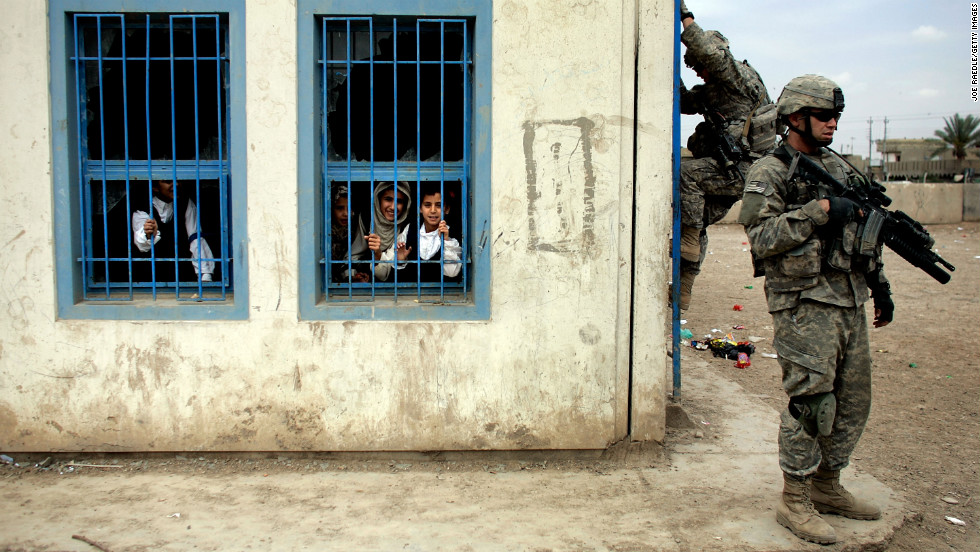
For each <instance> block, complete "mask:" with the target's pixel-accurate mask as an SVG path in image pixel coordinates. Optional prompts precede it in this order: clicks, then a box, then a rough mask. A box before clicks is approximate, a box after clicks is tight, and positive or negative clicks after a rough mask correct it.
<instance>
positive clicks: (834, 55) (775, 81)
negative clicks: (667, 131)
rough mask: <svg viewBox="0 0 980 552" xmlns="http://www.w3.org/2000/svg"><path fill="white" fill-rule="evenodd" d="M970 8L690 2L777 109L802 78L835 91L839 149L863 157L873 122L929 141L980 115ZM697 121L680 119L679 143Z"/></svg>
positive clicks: (876, 133)
mask: <svg viewBox="0 0 980 552" xmlns="http://www.w3.org/2000/svg"><path fill="white" fill-rule="evenodd" d="M971 3H972V2H970V1H963V0H954V1H943V2H936V1H910V0H905V1H902V0H898V1H896V0H892V1H883V0H851V1H841V0H829V1H824V2H819V3H818V2H807V3H803V2H788V1H786V0H782V1H772V0H760V1H752V2H744V1H743V2H726V1H723V0H689V1H688V3H687V7H688V9H689V10H691V11H692V12H693V13H694V16H695V21H697V22H698V24H699V25H700V26H701V27H702V28H704V29H705V30H708V29H714V30H718V31H721V33H722V34H724V35H725V36H726V37H727V38H728V40H729V42H730V48H731V51H732V54H733V55H734V56H735V58H736V59H739V60H742V59H746V60H748V61H749V63H750V64H752V66H753V67H755V68H756V70H758V71H759V73H760V74H761V75H762V78H763V80H764V81H765V83H766V87H767V88H768V89H769V95H770V96H771V97H772V99H773V101H775V100H776V98H777V97H778V96H779V92H780V91H781V90H782V88H783V85H785V84H786V83H787V82H788V81H789V80H790V79H792V78H793V77H795V76H798V75H802V74H805V73H816V74H819V75H824V76H826V77H829V78H831V79H833V80H834V81H835V82H837V84H838V85H840V87H841V88H842V89H843V91H844V100H845V104H846V106H847V107H846V109H845V111H844V116H843V118H842V121H841V122H840V125H839V127H838V131H837V137H836V138H835V140H834V144H833V146H832V147H833V148H834V149H836V150H837V151H841V152H847V153H850V152H851V150H852V148H853V151H854V152H855V153H857V154H860V155H863V156H865V157H866V156H867V155H868V119H869V118H872V119H873V121H874V122H873V123H872V135H873V138H874V139H875V140H878V139H881V138H882V135H883V133H884V131H885V123H884V120H885V118H886V117H887V118H888V138H927V137H933V131H935V130H936V129H939V128H942V127H943V117H949V116H952V115H953V114H954V113H960V114H961V115H967V114H980V103H975V102H974V101H973V99H972V96H971V90H970V88H971V83H970V81H971V70H972V68H971V61H970V56H971V51H970V50H971V37H970V33H971V29H970V27H971V8H970V4H971ZM681 51H682V52H683V47H682V50H681ZM681 78H682V79H684V83H685V84H686V85H687V86H689V87H690V86H693V85H694V84H698V83H700V82H701V81H700V79H698V78H697V76H696V75H695V74H694V73H693V72H692V71H691V70H690V69H687V68H686V67H684V68H683V69H682V72H681ZM700 120H701V117H700V116H686V115H685V116H682V117H681V140H682V142H681V143H682V144H683V143H686V141H687V136H688V135H690V134H691V132H693V130H694V126H695V125H696V124H697V123H698V121H700ZM872 157H873V158H877V157H879V154H878V152H877V151H874V153H873V155H872Z"/></svg>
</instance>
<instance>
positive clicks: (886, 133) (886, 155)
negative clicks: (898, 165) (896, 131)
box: [881, 117, 888, 182]
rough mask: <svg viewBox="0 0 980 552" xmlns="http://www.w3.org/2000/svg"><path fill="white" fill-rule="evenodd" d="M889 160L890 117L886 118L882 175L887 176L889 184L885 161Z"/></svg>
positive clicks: (882, 146)
mask: <svg viewBox="0 0 980 552" xmlns="http://www.w3.org/2000/svg"><path fill="white" fill-rule="evenodd" d="M887 159H888V117H885V134H884V137H883V138H882V139H881V174H883V175H885V182H888V169H887V168H885V167H886V166H885V161H886V160H887Z"/></svg>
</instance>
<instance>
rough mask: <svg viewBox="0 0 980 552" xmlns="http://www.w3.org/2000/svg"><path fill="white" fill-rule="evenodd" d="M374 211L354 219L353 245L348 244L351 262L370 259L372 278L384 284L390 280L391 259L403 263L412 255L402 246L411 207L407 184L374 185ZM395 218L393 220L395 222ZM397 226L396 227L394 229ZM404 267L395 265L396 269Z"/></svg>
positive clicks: (407, 228) (404, 244) (408, 225)
mask: <svg viewBox="0 0 980 552" xmlns="http://www.w3.org/2000/svg"><path fill="white" fill-rule="evenodd" d="M373 204H374V210H373V214H372V216H371V217H370V218H367V217H363V216H362V217H361V218H360V220H358V233H357V238H356V243H353V244H351V251H352V257H353V258H355V259H364V260H367V259H372V258H373V259H374V260H375V261H376V262H375V264H374V277H375V279H376V280H382V281H386V280H389V279H390V278H391V277H392V270H391V269H392V267H393V266H394V265H395V262H394V261H395V258H396V257H397V258H398V260H399V261H404V260H405V259H407V258H408V256H409V254H410V253H411V252H412V248H411V247H409V246H408V245H406V242H407V241H408V232H409V228H410V227H411V225H410V224H408V223H407V220H408V213H409V212H410V209H409V208H410V207H411V205H412V199H411V189H410V188H409V185H408V183H407V182H398V186H397V193H396V187H395V185H394V183H393V182H378V184H377V185H376V186H375V188H374V201H373ZM396 219H397V220H396ZM396 226H397V228H396ZM404 266H405V265H404V264H401V265H399V266H398V268H399V269H401V268H403V267H404Z"/></svg>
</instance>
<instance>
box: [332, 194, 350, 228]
mask: <svg viewBox="0 0 980 552" xmlns="http://www.w3.org/2000/svg"><path fill="white" fill-rule="evenodd" d="M333 220H334V221H336V222H337V224H339V225H340V226H347V198H346V197H341V198H338V199H336V200H334V202H333Z"/></svg>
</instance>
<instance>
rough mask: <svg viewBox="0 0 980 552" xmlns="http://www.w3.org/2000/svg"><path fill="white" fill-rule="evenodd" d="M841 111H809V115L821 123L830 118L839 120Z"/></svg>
mask: <svg viewBox="0 0 980 552" xmlns="http://www.w3.org/2000/svg"><path fill="white" fill-rule="evenodd" d="M842 113H843V112H842V111H827V110H823V111H810V112H809V115H810V116H811V117H813V118H814V119H816V120H818V121H820V122H821V123H826V122H828V121H830V120H831V119H836V120H837V121H838V122H840V116H841V114H842Z"/></svg>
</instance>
